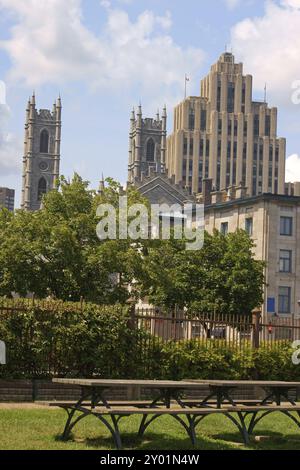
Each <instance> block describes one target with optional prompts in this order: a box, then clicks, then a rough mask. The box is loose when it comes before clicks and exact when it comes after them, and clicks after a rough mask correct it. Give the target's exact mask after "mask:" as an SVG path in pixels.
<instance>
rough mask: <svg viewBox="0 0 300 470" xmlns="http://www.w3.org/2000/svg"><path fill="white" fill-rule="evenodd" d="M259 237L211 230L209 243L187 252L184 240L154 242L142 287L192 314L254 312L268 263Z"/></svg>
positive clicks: (148, 252)
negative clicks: (259, 252)
mask: <svg viewBox="0 0 300 470" xmlns="http://www.w3.org/2000/svg"><path fill="white" fill-rule="evenodd" d="M253 248H254V244H253V241H252V240H251V239H250V238H249V237H248V235H247V234H246V232H244V231H242V230H238V231H237V232H235V233H232V234H229V235H227V236H223V235H222V234H220V233H219V232H217V231H215V232H214V233H213V235H209V234H208V233H206V234H205V243H204V247H203V248H202V249H201V250H198V251H186V250H185V243H184V241H175V240H170V241H165V242H160V243H159V244H155V245H153V246H152V247H151V246H149V247H148V249H147V250H146V252H145V253H144V256H143V266H142V267H141V269H140V276H139V280H140V289H141V290H142V292H143V294H144V295H148V296H149V300H150V302H152V303H153V304H155V305H163V306H167V307H168V308H169V309H174V307H175V306H176V305H177V306H178V307H180V308H187V309H188V311H189V312H190V313H192V314H197V313H199V314H203V313H205V314H212V313H213V312H217V313H227V314H245V315H246V314H250V312H251V311H252V310H253V309H254V308H255V307H257V306H258V305H260V304H261V303H262V299H263V286H264V263H263V262H261V261H257V260H255V259H254V257H253Z"/></svg>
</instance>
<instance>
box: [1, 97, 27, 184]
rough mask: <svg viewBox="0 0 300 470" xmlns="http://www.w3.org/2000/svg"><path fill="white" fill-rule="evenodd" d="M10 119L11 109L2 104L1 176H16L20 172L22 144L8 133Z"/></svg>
mask: <svg viewBox="0 0 300 470" xmlns="http://www.w3.org/2000/svg"><path fill="white" fill-rule="evenodd" d="M10 118H11V115H10V110H9V107H8V106H7V105H6V104H1V103H0V176H8V175H15V174H18V173H19V171H20V155H22V148H21V142H20V141H19V140H18V139H17V137H16V136H15V135H14V134H12V133H11V132H9V131H8V125H9V120H10Z"/></svg>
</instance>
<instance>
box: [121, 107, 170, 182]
mask: <svg viewBox="0 0 300 470" xmlns="http://www.w3.org/2000/svg"><path fill="white" fill-rule="evenodd" d="M166 138H167V111H166V108H164V110H163V114H162V118H161V119H160V116H159V113H157V116H156V119H151V118H146V119H143V115H142V107H141V106H139V108H138V112H137V115H136V116H135V111H134V110H133V111H132V114H131V120H130V134H129V164H128V182H129V183H131V184H132V183H133V184H136V183H137V184H138V183H140V182H141V180H142V179H143V177H145V176H148V175H149V173H150V172H151V171H155V172H157V173H164V172H165V160H166V159H165V154H166Z"/></svg>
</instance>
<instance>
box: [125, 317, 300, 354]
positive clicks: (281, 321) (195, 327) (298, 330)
mask: <svg viewBox="0 0 300 470" xmlns="http://www.w3.org/2000/svg"><path fill="white" fill-rule="evenodd" d="M132 321H133V322H134V324H135V327H136V328H143V329H145V330H147V331H148V332H149V333H151V335H153V336H154V337H156V338H157V339H160V340H161V341H163V342H167V341H172V340H173V341H185V340H194V341H196V342H199V343H201V344H205V345H207V346H209V345H212V344H213V343H214V342H218V343H219V344H224V345H227V346H232V347H237V348H240V349H242V348H245V347H247V348H249V347H253V348H259V347H260V345H261V344H263V345H264V346H268V347H270V348H272V347H276V345H280V344H282V342H283V341H288V342H293V341H295V340H300V318H295V317H286V318H285V317H279V316H268V317H267V318H263V317H262V315H261V313H260V312H259V311H255V312H253V314H252V315H250V316H248V315H224V314H222V315H220V314H217V313H215V314H213V315H203V314H200V315H196V316H189V315H188V314H187V313H183V312H176V313H173V314H171V315H170V314H164V313H162V312H161V311H160V310H158V309H135V310H134V311H133V314H132Z"/></svg>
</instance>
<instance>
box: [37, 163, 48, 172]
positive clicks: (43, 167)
mask: <svg viewBox="0 0 300 470" xmlns="http://www.w3.org/2000/svg"><path fill="white" fill-rule="evenodd" d="M39 168H40V170H41V171H47V170H48V163H47V162H41V163H40V164H39Z"/></svg>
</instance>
